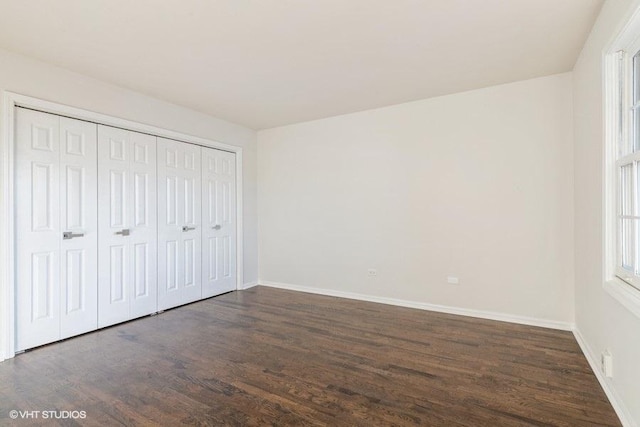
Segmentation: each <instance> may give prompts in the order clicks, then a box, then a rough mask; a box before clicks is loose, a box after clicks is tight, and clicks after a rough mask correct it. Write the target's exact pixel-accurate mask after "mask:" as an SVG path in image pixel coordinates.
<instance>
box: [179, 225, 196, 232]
mask: <svg viewBox="0 0 640 427" xmlns="http://www.w3.org/2000/svg"><path fill="white" fill-rule="evenodd" d="M195 229H196V228H195V227H189V226H187V225H183V226H182V231H191V230H195Z"/></svg>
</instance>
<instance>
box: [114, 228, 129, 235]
mask: <svg viewBox="0 0 640 427" xmlns="http://www.w3.org/2000/svg"><path fill="white" fill-rule="evenodd" d="M115 234H119V235H121V236H128V235H129V234H131V231H130V230H129V229H128V228H124V229H122V230H121V231H116V232H115Z"/></svg>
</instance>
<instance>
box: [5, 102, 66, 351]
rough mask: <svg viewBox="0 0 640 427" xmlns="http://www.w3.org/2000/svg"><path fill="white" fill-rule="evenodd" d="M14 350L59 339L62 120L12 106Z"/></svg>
mask: <svg viewBox="0 0 640 427" xmlns="http://www.w3.org/2000/svg"><path fill="white" fill-rule="evenodd" d="M15 133H16V135H15V137H16V184H17V186H18V188H17V191H16V212H17V215H16V236H17V239H16V297H17V305H16V321H17V322H16V323H17V330H16V350H18V351H20V350H24V349H27V348H31V347H35V346H38V345H42V344H46V343H48V342H52V341H55V340H58V339H60V287H61V286H60V264H61V260H60V245H61V235H62V229H61V224H60V209H61V206H60V205H61V204H60V121H59V118H58V117H57V116H54V115H51V114H45V113H40V112H36V111H31V110H25V109H22V108H18V109H16V132H15Z"/></svg>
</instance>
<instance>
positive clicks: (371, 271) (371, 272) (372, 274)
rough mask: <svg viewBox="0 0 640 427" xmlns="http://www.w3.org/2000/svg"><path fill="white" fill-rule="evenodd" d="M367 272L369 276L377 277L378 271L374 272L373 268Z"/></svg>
mask: <svg viewBox="0 0 640 427" xmlns="http://www.w3.org/2000/svg"><path fill="white" fill-rule="evenodd" d="M367 272H368V273H369V276H377V275H378V270H376V269H375V268H370V269H369V270H367Z"/></svg>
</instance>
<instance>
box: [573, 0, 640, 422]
mask: <svg viewBox="0 0 640 427" xmlns="http://www.w3.org/2000/svg"><path fill="white" fill-rule="evenodd" d="M638 3H639V2H638V1H637V0H616V1H607V2H605V5H604V7H603V9H602V11H601V13H600V16H599V17H598V20H597V22H596V24H595V26H594V28H593V30H592V32H591V35H590V36H589V39H588V40H587V43H586V44H585V46H584V48H583V51H582V53H581V55H580V57H579V59H578V62H577V63H576V66H575V68H574V72H573V76H574V79H573V92H574V132H575V147H574V152H575V178H574V179H575V248H576V252H575V253H576V255H575V277H576V325H577V328H578V330H579V331H580V333H581V335H582V336H583V338H584V340H585V341H586V344H587V346H588V347H589V352H590V353H591V355H592V357H593V358H594V359H596V360H599V358H600V354H601V352H602V351H603V350H604V349H606V348H608V349H610V351H611V353H612V355H613V363H614V377H613V378H612V379H610V380H607V382H608V385H609V388H610V389H611V390H612V391H613V393H614V394H615V395H616V397H617V398H616V401H618V402H619V403H620V404H621V405H622V407H623V408H622V410H623V411H625V412H626V418H627V419H628V420H635V423H636V425H640V318H638V317H635V316H634V315H632V314H631V313H630V312H629V311H628V310H627V309H625V308H624V307H623V306H622V305H621V304H619V303H618V302H617V301H616V300H614V299H613V298H612V297H611V296H610V295H609V294H607V293H606V292H605V291H604V290H603V287H602V285H603V280H604V272H603V233H602V228H603V223H604V217H603V193H602V192H603V124H604V119H603V115H602V107H603V90H602V52H603V49H604V48H605V47H606V46H607V45H608V44H609V43H610V42H611V41H612V39H613V38H614V37H615V36H616V35H617V34H618V32H619V30H621V26H622V25H623V24H624V23H625V22H626V21H627V19H628V18H629V17H630V12H631V11H632V6H634V5H638Z"/></svg>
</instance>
